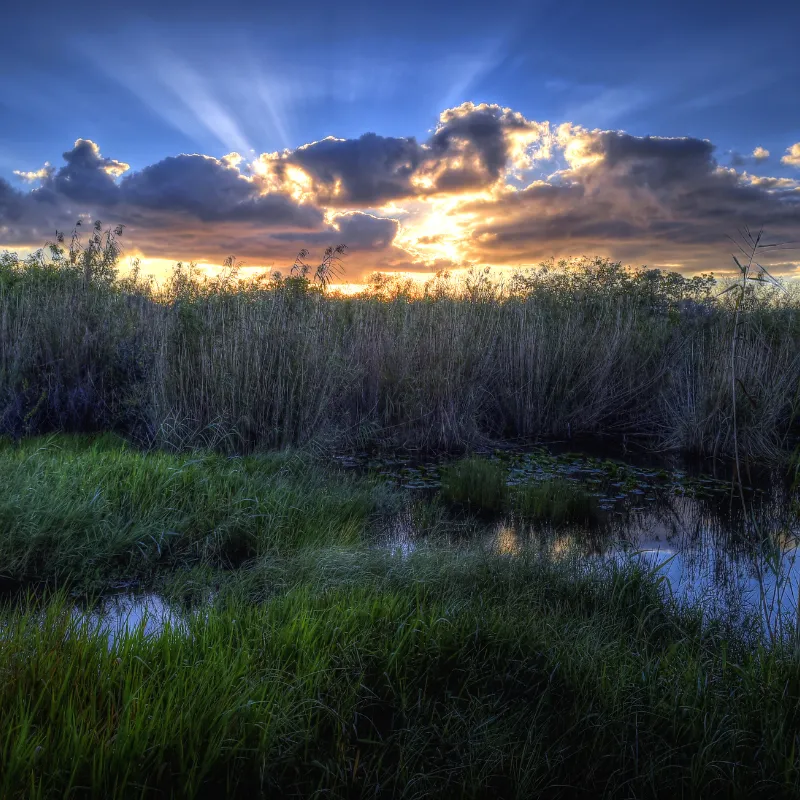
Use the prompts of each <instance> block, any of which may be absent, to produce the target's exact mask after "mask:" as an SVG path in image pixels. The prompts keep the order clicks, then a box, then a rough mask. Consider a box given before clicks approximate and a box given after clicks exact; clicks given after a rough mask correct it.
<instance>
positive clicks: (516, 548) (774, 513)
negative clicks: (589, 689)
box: [382, 486, 800, 630]
mask: <svg viewBox="0 0 800 800" xmlns="http://www.w3.org/2000/svg"><path fill="white" fill-rule="evenodd" d="M748 503H749V505H748V508H747V514H745V513H743V511H742V508H741V504H740V503H739V502H738V501H737V500H736V499H735V498H734V499H733V500H732V498H731V497H730V494H729V493H726V492H724V491H723V492H719V491H718V492H716V493H713V492H711V493H704V494H702V495H701V496H690V495H689V494H687V493H684V492H682V491H680V490H676V488H675V487H674V486H673V487H671V488H670V490H663V491H662V490H658V489H657V488H653V490H652V491H651V492H650V493H649V496H648V497H647V498H646V499H643V498H640V497H634V498H631V497H630V496H628V497H627V498H625V499H624V500H622V501H621V502H617V503H616V504H614V505H613V506H610V507H609V509H608V510H606V511H604V512H603V513H602V514H600V515H599V516H598V517H597V518H594V519H593V520H592V521H591V522H589V523H586V524H584V525H566V526H560V527H554V526H552V525H548V524H545V523H535V524H533V523H529V522H525V521H523V520H521V519H519V518H514V517H513V516H508V517H505V518H502V519H498V520H494V521H488V522H485V523H484V525H483V528H482V533H479V535H478V536H477V539H476V536H475V531H474V530H473V533H472V535H462V536H460V537H458V536H456V537H451V538H450V539H449V540H448V542H447V544H448V545H450V546H452V545H453V544H458V545H460V546H463V547H470V548H471V547H475V546H476V545H477V546H479V547H482V548H483V549H485V550H487V551H488V552H491V553H495V554H498V555H505V556H515V555H519V554H520V553H522V552H523V551H524V550H525V548H526V547H529V546H530V547H535V548H541V546H542V545H546V546H547V547H548V550H549V552H550V553H552V554H553V555H554V556H556V557H559V556H567V555H575V554H578V555H579V556H581V557H584V558H604V559H613V560H616V561H617V562H618V563H622V562H625V561H630V560H634V561H639V562H640V563H642V564H644V565H645V566H647V567H649V568H652V569H657V570H658V574H659V576H660V577H662V578H663V582H662V586H663V588H664V591H665V592H666V593H667V594H668V595H670V596H671V597H672V598H673V599H675V600H676V601H678V602H679V603H683V602H686V603H692V604H697V603H699V604H701V605H702V606H703V607H704V608H705V609H707V610H708V611H709V612H711V613H713V614H715V615H716V616H718V617H720V618H722V619H725V620H727V621H728V622H731V623H735V622H736V621H737V620H740V619H741V620H743V619H744V618H745V616H746V615H747V614H751V613H754V612H755V613H756V614H758V615H760V616H761V618H762V622H763V624H764V625H765V628H768V629H769V628H771V629H773V630H776V629H777V628H779V627H780V626H779V620H780V618H781V617H782V618H783V621H784V623H788V624H790V625H792V624H794V620H796V619H797V604H798V599H800V598H798V592H797V589H798V586H800V558H798V556H799V555H800V551H799V550H798V546H797V543H798V540H800V524H799V523H798V518H797V515H796V513H793V512H792V510H791V508H790V503H789V497H787V495H786V494H785V493H784V492H782V490H781V487H779V486H775V487H773V489H772V491H770V492H761V493H754V492H753V493H750V495H749V496H748ZM765 536H766V539H767V541H768V542H769V549H768V551H765V549H764V547H763V545H762V542H763V539H764V538H765ZM423 540H424V541H425V542H426V543H427V544H429V545H431V544H432V545H437V544H441V543H442V536H441V534H439V535H437V537H430V536H429V535H426V534H425V533H423V532H421V531H420V530H418V529H417V528H416V527H415V525H414V521H413V515H411V514H410V513H409V512H408V511H407V510H406V511H405V512H404V513H403V514H401V515H400V516H399V517H398V518H396V519H395V520H394V521H393V523H392V524H391V525H390V526H389V528H388V530H387V531H386V536H385V537H384V539H383V540H382V546H384V547H388V548H389V549H390V550H392V551H393V552H395V553H397V554H398V555H399V556H407V555H409V554H410V553H412V552H414V549H415V547H416V546H417V545H418V544H419V543H420V542H421V541H423Z"/></svg>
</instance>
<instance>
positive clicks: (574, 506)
mask: <svg viewBox="0 0 800 800" xmlns="http://www.w3.org/2000/svg"><path fill="white" fill-rule="evenodd" d="M510 507H511V509H513V510H514V511H515V512H517V513H518V514H520V515H521V516H522V517H525V518H528V519H534V520H545V521H547V522H551V523H553V524H554V525H561V524H563V523H566V522H575V523H583V524H588V523H590V522H592V521H593V520H594V519H596V518H597V515H598V502H597V500H596V498H594V497H592V495H591V494H590V493H589V492H588V491H587V489H586V488H585V487H583V486H581V485H580V484H578V483H576V482H575V481H569V480H564V479H563V478H562V479H559V478H555V479H550V480H545V481H542V482H540V483H528V484H522V485H519V486H517V487H515V489H514V490H513V491H512V492H511V496H510Z"/></svg>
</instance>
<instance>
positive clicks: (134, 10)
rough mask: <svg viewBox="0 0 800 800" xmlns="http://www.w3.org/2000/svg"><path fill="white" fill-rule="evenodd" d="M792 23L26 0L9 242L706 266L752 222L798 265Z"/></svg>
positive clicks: (453, 265)
mask: <svg viewBox="0 0 800 800" xmlns="http://www.w3.org/2000/svg"><path fill="white" fill-rule="evenodd" d="M798 30H800V4H798V3H797V2H783V3H781V2H776V1H775V0H764V2H761V3H759V4H753V3H748V4H744V3H737V2H730V1H729V2H724V3H723V2H698V0H695V2H686V1H685V0H675V1H674V2H670V3H631V2H624V3H623V2H617V0H607V1H606V2H603V3H599V2H564V0H560V1H559V2H550V1H549V0H541V1H538V0H526V2H495V3H486V2H474V3H470V2H459V3H444V2H440V3H431V2H429V1H428V2H418V1H417V0H407V1H406V2H404V3H402V4H387V3H379V2H374V0H373V2H366V0H340V2H339V3H337V4H331V3H317V2H305V3H302V4H292V3H285V2H283V3H275V2H263V1H262V2H260V3H243V2H239V1H238V0H232V1H231V2H226V3H224V4H222V3H219V2H216V3H211V2H206V0H199V2H192V3H188V2H185V0H170V2H169V3H165V2H163V0H161V1H160V2H154V1H153V0H144V2H137V3H136V4H135V5H131V6H129V7H125V6H122V5H115V6H107V5H105V4H100V3H96V2H88V0H77V2H72V3H69V4H66V3H63V2H60V3H53V4H51V3H50V2H49V0H44V2H37V3H15V4H14V5H13V6H12V7H11V9H10V11H5V12H4V36H3V42H2V47H0V249H12V250H14V249H26V248H35V247H39V246H41V245H43V244H44V243H45V242H46V241H49V240H52V239H53V237H54V235H55V231H56V230H60V231H64V232H67V233H69V231H71V230H72V228H73V227H74V225H75V222H76V221H77V220H79V219H80V220H94V219H100V220H102V221H103V223H105V224H109V225H111V224H117V223H121V224H124V225H125V226H126V228H125V233H124V236H123V243H124V245H125V248H126V256H128V257H130V256H134V255H135V256H141V257H143V258H144V263H145V265H151V266H153V268H154V269H159V268H165V265H167V264H169V263H170V262H173V261H177V260H183V261H189V260H193V261H197V262H200V263H204V264H219V263H221V262H222V261H223V259H224V258H225V257H226V256H229V255H233V256H235V257H237V258H238V259H240V260H241V261H242V262H243V263H244V264H245V265H246V266H247V267H270V268H273V269H274V268H285V267H287V266H290V265H291V263H292V261H293V259H294V255H295V254H296V253H297V251H298V250H300V249H301V248H307V249H309V250H310V251H311V255H312V258H313V256H314V255H321V252H322V250H324V248H325V247H326V246H327V245H331V244H339V243H344V244H347V245H348V247H349V251H350V253H349V256H348V258H347V260H346V262H345V264H346V269H347V274H346V277H347V279H348V280H352V281H357V280H359V279H361V278H363V277H365V276H367V275H369V274H370V273H372V272H374V271H389V272H406V273H412V274H420V275H426V274H430V273H432V272H435V271H436V270H439V269H443V268H446V269H459V268H463V267H468V266H479V267H484V266H492V267H498V268H505V267H519V266H523V267H524V266H530V265H534V264H537V263H539V262H540V261H542V260H544V259H547V258H551V257H553V258H562V257H571V256H581V255H588V256H594V255H603V256H609V257H611V258H614V259H615V260H622V261H624V262H625V263H629V264H633V265H644V264H646V265H648V266H651V267H662V268H668V269H679V270H682V271H685V272H699V271H706V270H714V271H716V272H723V271H725V270H727V269H728V268H729V267H730V266H731V265H732V262H731V259H730V253H731V252H732V251H733V247H732V245H731V243H730V241H729V239H728V238H727V237H729V236H732V235H733V236H735V235H736V233H737V231H738V230H741V229H742V227H743V226H745V225H747V226H749V227H750V228H753V229H758V228H760V227H761V226H763V227H764V228H765V232H766V237H767V240H768V241H772V242H777V243H781V244H782V246H781V247H780V248H777V249H776V250H774V251H772V253H771V265H772V268H773V270H774V271H775V272H777V273H781V274H793V273H798V274H800V48H798V45H797V31H798ZM792 243H797V246H796V247H795V246H794V245H793V244H792Z"/></svg>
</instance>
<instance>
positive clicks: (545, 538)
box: [76, 443, 800, 642]
mask: <svg viewBox="0 0 800 800" xmlns="http://www.w3.org/2000/svg"><path fill="white" fill-rule="evenodd" d="M573 448H574V445H573ZM478 456H479V458H480V459H481V461H482V462H489V463H490V464H492V465H494V466H495V467H496V468H497V469H498V470H500V471H501V472H502V475H503V481H504V484H505V487H506V489H507V491H508V492H514V491H518V490H523V489H526V488H530V487H536V486H547V485H558V486H559V487H562V488H563V487H565V486H566V487H574V488H575V492H574V493H573V494H575V493H577V494H575V496H576V497H580V498H582V505H581V506H580V508H581V514H580V519H577V520H576V519H570V518H569V515H567V516H566V518H565V519H563V520H562V521H560V522H554V521H553V519H552V518H549V519H548V518H547V515H544V516H541V515H540V518H538V519H531V518H530V516H529V515H526V514H524V513H519V512H518V510H515V509H513V508H511V509H508V510H493V511H490V512H488V513H487V512H486V510H485V509H480V508H478V509H476V508H472V507H469V506H468V505H465V504H463V503H461V504H459V503H457V502H455V503H454V502H452V500H448V498H447V497H446V496H445V495H446V493H445V492H444V491H443V490H442V482H443V476H446V475H447V471H448V469H449V468H450V467H451V466H453V465H454V464H456V465H457V464H459V463H463V459H462V460H459V459H453V458H446V459H441V460H420V459H414V458H412V457H408V456H396V457H389V458H379V457H372V456H369V455H366V454H361V455H347V456H340V457H337V458H336V459H335V462H336V464H337V465H338V466H339V467H340V468H344V469H346V470H356V471H358V472H366V473H370V474H373V475H376V476H378V477H379V478H380V479H381V480H384V481H387V482H389V483H391V484H393V485H394V486H396V487H398V488H399V489H401V490H402V494H403V495H404V497H405V507H404V508H403V510H402V511H401V512H400V513H398V514H397V515H396V516H393V517H391V518H390V519H387V520H385V521H384V522H383V524H382V525H381V530H380V532H379V534H378V536H377V538H376V540H375V546H376V547H379V548H382V549H386V550H388V551H390V552H392V553H394V554H396V555H397V556H398V557H401V558H402V557H407V556H409V555H410V554H411V553H413V552H415V551H416V550H418V549H420V548H431V547H432V548H441V547H446V548H476V547H477V548H480V549H483V550H485V551H486V552H490V553H494V554H497V555H498V556H507V557H511V558H513V557H515V556H517V555H519V554H521V553H523V552H524V551H525V550H526V548H542V547H543V546H545V547H547V549H548V552H549V553H550V554H552V555H554V556H555V557H562V556H563V557H571V558H575V557H580V558H585V559H589V560H596V559H613V560H615V561H617V562H619V563H623V562H625V561H628V560H638V561H640V562H642V563H644V564H645V565H647V566H648V567H649V568H652V569H656V570H657V574H658V575H659V576H660V577H661V578H662V581H661V585H662V589H663V591H664V592H665V594H667V595H668V596H669V597H670V598H671V599H673V600H675V601H677V602H678V603H693V604H696V603H700V604H702V605H703V607H704V608H705V609H707V610H708V611H709V612H710V613H712V614H714V615H716V616H718V617H719V616H722V617H724V618H725V619H726V620H727V621H729V622H732V623H734V624H736V623H737V622H738V621H744V619H745V618H746V617H747V616H748V615H751V616H752V615H753V614H755V615H756V616H757V617H759V618H760V619H761V622H762V625H763V628H764V632H765V633H767V634H769V633H770V632H776V631H779V630H780V629H781V626H782V625H783V626H784V628H783V629H784V630H785V629H786V626H787V625H788V626H792V625H794V623H795V621H796V620H797V606H798V599H800V598H799V597H798V593H797V587H798V585H800V560H798V555H800V551H799V550H798V545H797V543H798V540H799V539H800V518H799V516H798V499H797V494H796V491H795V489H794V488H793V487H792V486H791V485H789V483H788V481H787V480H786V479H785V477H784V476H782V475H780V474H779V473H770V472H764V471H761V472H748V474H747V477H746V479H745V483H746V486H745V487H744V490H743V492H742V493H740V492H739V491H738V490H736V491H733V489H732V487H733V482H732V468H731V465H719V464H717V465H716V467H717V471H716V473H715V472H714V471H713V470H711V469H709V468H708V467H707V466H706V468H705V469H703V465H700V464H696V463H695V464H692V463H686V462H681V461H679V460H677V459H675V458H664V457H656V456H653V455H647V454H642V453H640V454H636V453H618V452H612V453H611V456H612V457H609V451H608V448H607V447H605V448H603V449H602V450H600V452H598V449H597V447H596V446H593V445H592V444H591V443H590V444H587V445H584V447H583V448H582V449H581V450H580V451H578V452H576V451H574V450H573V451H572V452H568V451H566V448H565V447H564V446H563V445H562V446H559V445H550V446H548V447H537V448H533V449H527V450H487V451H484V452H482V453H480V454H478ZM553 481H557V482H558V483H557V484H553ZM189 613H192V612H190V611H189V610H187V608H186V607H185V606H180V607H179V606H173V605H171V604H170V603H169V602H167V601H166V600H165V599H164V598H162V597H160V596H159V595H157V594H152V593H151V594H136V593H127V592H122V593H120V594H117V595H112V596H109V597H106V598H104V599H103V600H102V601H101V602H100V604H99V605H96V606H94V607H92V608H90V609H86V608H85V607H80V608H78V607H76V615H79V616H82V617H85V616H86V615H89V621H90V623H91V624H92V625H93V626H96V627H97V629H98V630H100V631H102V632H103V633H104V634H105V635H106V636H107V637H108V639H109V642H113V641H114V640H115V639H116V638H117V637H119V636H121V635H123V634H125V633H126V632H130V631H132V630H134V629H138V628H140V627H142V629H143V632H144V634H145V635H149V634H152V633H156V632H158V631H159V630H161V629H162V628H163V627H165V626H170V627H172V628H173V629H177V630H182V629H184V628H185V626H186V620H187V614H189Z"/></svg>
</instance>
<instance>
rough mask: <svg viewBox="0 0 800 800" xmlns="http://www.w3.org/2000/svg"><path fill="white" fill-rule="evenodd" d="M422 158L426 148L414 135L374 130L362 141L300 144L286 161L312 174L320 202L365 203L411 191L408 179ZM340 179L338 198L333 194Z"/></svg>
mask: <svg viewBox="0 0 800 800" xmlns="http://www.w3.org/2000/svg"><path fill="white" fill-rule="evenodd" d="M421 161H422V150H421V148H420V146H419V145H418V144H417V142H416V140H415V139H414V138H407V139H406V138H399V139H398V138H394V137H385V136H378V135H377V134H374V133H365V134H364V135H363V136H360V137H359V138H358V139H332V138H329V139H323V140H322V141H320V142H314V143H312V144H309V145H305V146H304V147H300V148H298V149H297V150H295V151H294V152H292V153H291V154H290V155H289V156H288V157H287V158H286V163H288V164H295V165H297V166H299V167H301V168H302V169H303V170H304V171H305V172H306V173H307V174H308V175H310V176H311V178H312V179H313V180H314V182H315V184H316V187H317V193H318V195H319V197H320V200H325V199H327V200H330V201H336V204H339V205H341V204H348V205H364V206H372V205H376V204H383V203H385V202H388V201H390V200H396V199H399V198H402V197H407V196H408V195H410V194H413V187H412V185H411V182H410V179H411V176H412V175H413V174H414V172H415V170H416V169H417V168H418V166H419V164H420V162H421ZM278 169H279V170H281V169H282V167H281V166H279V167H278ZM337 181H338V182H340V193H341V194H340V195H339V196H337V195H335V194H334V190H335V187H336V184H337Z"/></svg>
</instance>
